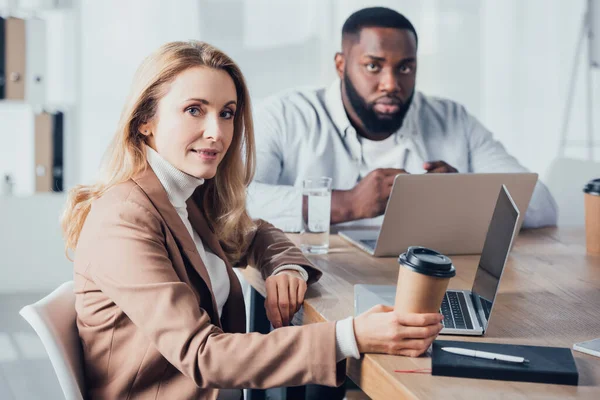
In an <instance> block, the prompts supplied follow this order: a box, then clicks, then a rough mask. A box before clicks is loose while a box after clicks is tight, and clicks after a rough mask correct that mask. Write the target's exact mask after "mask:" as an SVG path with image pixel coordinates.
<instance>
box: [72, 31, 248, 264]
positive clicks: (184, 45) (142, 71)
mask: <svg viewBox="0 0 600 400" xmlns="http://www.w3.org/2000/svg"><path fill="white" fill-rule="evenodd" d="M198 66H205V67H209V68H214V69H218V70H223V71H225V72H227V73H228V74H229V76H231V78H232V79H233V82H234V84H235V88H236V92H237V104H238V110H239V111H241V112H237V113H236V115H235V118H234V134H233V140H232V142H231V145H230V147H229V149H228V151H227V153H226V154H225V156H224V158H223V160H222V162H221V164H220V165H219V167H218V168H217V173H216V175H215V177H214V178H213V179H209V180H207V181H206V182H205V184H204V185H203V188H202V189H203V193H204V197H203V198H204V204H202V205H200V206H201V208H203V209H204V211H205V214H206V217H207V219H208V222H209V224H210V225H211V227H212V229H213V230H214V231H215V233H216V235H217V237H218V238H219V241H220V242H221V244H222V246H223V248H224V250H225V252H226V253H227V254H228V257H229V261H231V262H235V261H236V260H238V259H239V258H240V257H241V255H242V254H243V252H244V251H245V249H246V248H247V246H248V242H247V241H248V237H249V235H248V234H249V233H251V232H252V231H253V230H254V229H256V227H255V224H254V223H253V221H252V219H251V218H250V217H249V216H248V213H247V212H246V188H247V186H248V184H249V183H250V181H251V180H252V177H253V175H254V166H255V158H256V155H255V147H254V130H253V124H252V115H251V108H250V97H249V94H248V88H247V86H246V82H245V80H244V77H243V75H242V72H241V71H240V69H239V67H238V66H237V65H236V64H235V62H234V61H233V60H232V59H231V58H229V57H228V56H227V55H225V54H224V53H223V52H221V51H220V50H218V49H216V48H214V47H212V46H211V45H209V44H207V43H203V42H198V41H190V42H172V43H167V44H165V45H163V46H162V47H160V48H159V49H158V50H157V51H156V52H155V53H153V54H151V55H150V56H148V57H147V58H146V59H145V60H144V61H143V63H142V64H141V66H140V67H139V68H138V70H137V72H136V75H135V77H134V80H133V85H132V88H131V92H130V94H129V97H128V100H127V102H126V103H125V107H124V108H123V112H122V114H121V118H120V120H119V124H118V127H117V131H116V133H115V136H114V138H113V140H112V142H111V144H110V146H109V148H108V149H107V152H106V154H105V156H104V162H103V164H102V167H101V171H100V172H101V176H100V179H99V180H98V181H97V182H96V183H95V184H93V185H79V186H77V187H75V188H73V189H72V190H71V191H70V192H69V196H68V200H67V205H66V209H65V212H64V214H63V216H62V229H63V235H64V237H65V242H66V251H67V254H68V252H69V250H75V248H76V247H77V241H78V240H79V235H80V233H81V229H82V228H83V225H84V223H85V220H86V217H87V215H88V213H89V212H90V208H91V206H92V203H93V201H94V200H95V199H97V198H99V197H101V196H102V195H103V194H104V193H106V191H108V190H109V189H110V188H112V187H113V186H115V185H118V184H119V183H122V182H126V181H128V180H129V179H131V178H132V177H134V176H135V175H137V174H138V173H140V172H142V171H143V170H144V169H145V168H146V154H145V147H144V145H145V136H144V135H142V134H141V133H140V132H139V127H140V125H141V124H143V123H146V122H148V121H149V120H150V119H152V117H153V116H154V115H155V113H156V110H157V105H158V101H159V100H160V98H161V97H162V96H163V95H164V94H165V91H166V90H165V89H166V86H167V85H168V84H169V83H170V82H172V81H173V79H175V77H176V76H177V75H178V74H180V73H181V72H182V71H184V70H187V69H188V68H192V67H198ZM242 152H244V153H245V154H242Z"/></svg>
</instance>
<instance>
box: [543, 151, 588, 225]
mask: <svg viewBox="0 0 600 400" xmlns="http://www.w3.org/2000/svg"><path fill="white" fill-rule="evenodd" d="M595 178H600V163H596V162H594V161H586V160H577V159H572V158H556V159H555V160H554V161H553V162H552V164H551V165H550V168H549V169H548V171H547V174H546V179H545V182H546V184H547V185H548V188H549V189H550V192H551V193H552V195H553V196H554V199H555V200H556V203H557V205H558V225H559V226H583V225H584V222H585V217H584V214H585V212H584V211H585V210H584V207H583V187H584V186H585V184H586V183H588V182H589V181H590V180H592V179H595Z"/></svg>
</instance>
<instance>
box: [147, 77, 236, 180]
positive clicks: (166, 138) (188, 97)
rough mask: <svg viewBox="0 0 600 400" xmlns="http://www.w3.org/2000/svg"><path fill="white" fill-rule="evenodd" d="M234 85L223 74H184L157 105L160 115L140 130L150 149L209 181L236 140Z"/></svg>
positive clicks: (191, 173) (168, 89)
mask: <svg viewBox="0 0 600 400" xmlns="http://www.w3.org/2000/svg"><path fill="white" fill-rule="evenodd" d="M236 110H237V95H236V90H235V84H234V83H233V79H231V77H230V76H229V74H228V73H227V72H225V71H223V70H216V69H212V68H208V67H193V68H189V69H187V70H185V71H183V72H181V73H180V74H179V75H178V76H177V77H176V78H175V79H174V80H173V82H171V84H170V85H168V87H167V92H166V93H165V95H164V96H163V97H162V98H161V99H160V100H159V101H158V107H157V110H156V115H155V116H154V118H152V120H151V121H150V122H148V123H146V124H143V125H141V126H140V131H141V133H142V134H144V135H146V136H147V137H148V145H149V146H150V147H152V148H153V149H154V150H156V152H158V154H160V155H161V156H162V157H163V158H164V159H165V160H167V161H168V162H169V163H171V164H172V165H173V166H174V167H176V168H177V169H179V170H180V171H183V172H185V173H186V174H188V175H192V176H194V177H196V178H204V179H210V178H213V177H214V176H215V174H216V173H217V166H218V165H219V163H220V162H221V160H223V157H225V153H226V152H227V149H228V148H229V145H230V144H231V140H232V139H233V130H234V129H233V120H234V116H235V113H236Z"/></svg>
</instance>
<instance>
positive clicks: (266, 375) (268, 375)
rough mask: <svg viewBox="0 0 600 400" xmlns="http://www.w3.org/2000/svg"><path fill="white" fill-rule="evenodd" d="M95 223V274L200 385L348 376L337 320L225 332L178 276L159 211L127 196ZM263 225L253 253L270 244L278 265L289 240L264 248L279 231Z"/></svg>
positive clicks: (329, 380)
mask: <svg viewBox="0 0 600 400" xmlns="http://www.w3.org/2000/svg"><path fill="white" fill-rule="evenodd" d="M90 222H91V225H92V226H90V227H89V228H90V229H92V230H93V236H94V237H95V238H96V240H95V243H94V245H93V246H90V247H92V249H89V251H91V253H90V255H91V257H90V258H88V260H89V261H88V263H89V265H88V273H89V276H90V277H91V279H93V280H94V282H95V283H96V285H97V286H98V287H99V288H100V290H101V291H102V292H103V293H104V294H105V295H106V296H108V297H109V298H110V299H111V300H112V301H113V302H114V303H115V304H116V306H118V307H119V308H120V310H121V311H122V312H123V313H124V314H125V315H127V317H128V318H129V319H130V320H131V321H132V322H133V323H134V324H135V325H136V326H137V328H138V329H139V330H140V331H141V332H142V333H143V334H144V335H145V336H146V337H147V338H148V339H149V340H150V341H151V342H152V343H153V345H154V346H155V347H156V348H157V349H158V351H159V352H160V353H161V354H162V355H163V356H164V357H165V358H166V359H167V360H168V361H169V363H171V364H172V365H173V366H174V367H175V368H177V369H178V370H179V371H181V373H182V374H184V375H185V376H187V377H189V378H190V379H192V380H193V381H194V383H195V384H196V385H197V386H198V387H201V388H268V387H278V386H295V385H304V384H308V383H316V384H322V385H328V386H335V385H339V384H341V382H342V381H343V379H344V377H345V364H344V363H343V362H342V363H336V350H335V349H336V347H335V322H327V323H318V324H311V325H307V326H302V327H284V328H281V329H277V330H274V331H273V332H271V333H269V334H267V335H263V334H258V333H249V334H232V333H224V332H223V331H221V330H220V329H219V328H218V327H217V326H215V325H212V324H211V321H210V318H209V316H208V314H207V313H206V311H205V310H204V309H203V308H202V304H199V300H198V298H197V296H196V295H195V293H194V292H193V290H192V288H191V287H190V286H188V285H187V284H186V283H184V282H182V281H181V280H180V279H179V277H178V275H177V273H176V271H175V269H174V268H173V265H172V263H171V259H170V258H169V257H170V255H169V253H168V251H167V248H166V246H165V242H164V240H165V239H164V238H165V236H164V233H163V229H164V226H163V225H162V223H161V222H160V220H159V218H158V217H157V216H155V215H154V214H152V213H151V212H150V211H148V210H147V209H146V208H145V207H144V206H143V205H140V204H138V203H136V202H133V201H131V200H127V201H124V202H123V203H121V204H120V205H118V206H116V207H114V208H112V209H111V210H110V211H107V212H106V213H105V214H104V215H102V217H101V218H93V221H90ZM86 224H87V221H86ZM86 228H87V227H86ZM262 229H263V230H261V234H260V235H259V240H258V243H259V244H258V245H255V250H254V251H255V252H253V253H252V255H253V257H256V255H257V254H258V253H256V251H257V250H258V249H259V248H262V247H258V246H264V247H266V249H267V252H268V254H267V255H266V256H264V257H260V258H259V261H260V262H262V263H264V265H267V266H268V268H270V266H271V265H275V264H277V261H276V259H277V256H275V254H274V253H275V252H276V250H278V249H285V248H287V247H288V246H289V245H288V244H287V243H286V244H284V243H282V242H281V241H277V240H273V241H274V242H275V243H274V244H270V245H264V244H263V243H266V242H268V241H267V240H266V239H261V238H265V237H273V238H274V239H275V238H278V237H279V236H278V234H277V233H275V232H274V231H273V230H272V229H266V228H262ZM264 229H266V230H264ZM87 231H88V234H89V233H90V230H89V229H88V230H87ZM262 232H264V233H262ZM265 235H266V236H265ZM290 253H291V254H292V255H293V256H290V257H280V258H281V259H282V260H284V261H285V262H288V259H292V258H293V259H295V258H296V257H298V254H296V253H295V252H294V251H290ZM299 261H300V260H299Z"/></svg>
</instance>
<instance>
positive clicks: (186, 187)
mask: <svg viewBox="0 0 600 400" xmlns="http://www.w3.org/2000/svg"><path fill="white" fill-rule="evenodd" d="M146 158H147V159H148V163H149V164H150V166H151V167H152V170H153V171H154V173H155V174H156V176H157V178H158V180H159V181H160V183H161V184H162V185H163V187H164V189H165V191H166V192H167V196H168V197H169V201H170V202H171V204H172V205H173V207H174V208H175V211H177V214H178V215H179V217H180V218H181V220H182V221H183V224H184V225H185V227H186V229H187V230H188V232H189V234H190V236H191V237H192V239H193V240H194V244H195V245H196V248H197V250H198V254H200V258H201V259H202V262H203V263H204V265H205V267H206V270H207V271H208V276H209V278H210V283H211V285H212V290H213V294H214V296H215V300H216V302H217V310H218V311H219V317H221V314H222V312H223V306H224V305H225V302H226V301H227V298H228V297H229V290H230V282H229V275H227V268H226V267H225V262H224V261H223V260H221V259H220V258H219V257H218V256H217V255H216V254H214V253H213V252H212V251H211V250H210V249H209V248H207V247H204V244H203V243H202V239H201V238H200V235H198V233H197V232H196V231H195V230H194V228H193V227H192V224H191V223H190V220H189V218H188V212H187V204H186V201H187V200H188V199H189V198H190V197H191V196H192V194H193V193H194V191H195V190H196V189H197V188H198V186H200V185H202V184H203V183H204V179H198V178H195V177H193V176H191V175H188V174H186V173H185V172H182V171H180V170H178V169H177V168H175V167H174V166H173V165H171V164H170V163H169V162H168V161H167V160H165V159H164V158H162V157H161V156H160V155H159V154H158V153H157V152H156V151H155V150H154V149H152V148H151V147H149V146H146ZM285 270H294V271H298V272H299V273H300V275H301V276H302V278H303V279H304V280H305V281H306V280H308V273H307V272H306V270H305V269H304V268H302V267H301V266H299V265H291V264H288V265H282V266H280V267H279V268H277V269H275V271H273V275H275V274H278V273H281V272H284V271H285ZM336 355H337V359H338V361H340V360H342V359H344V358H346V357H354V358H360V354H359V352H358V346H357V344H356V338H355V336H354V326H353V322H352V317H350V318H346V319H344V320H341V321H338V322H337V324H336Z"/></svg>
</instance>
